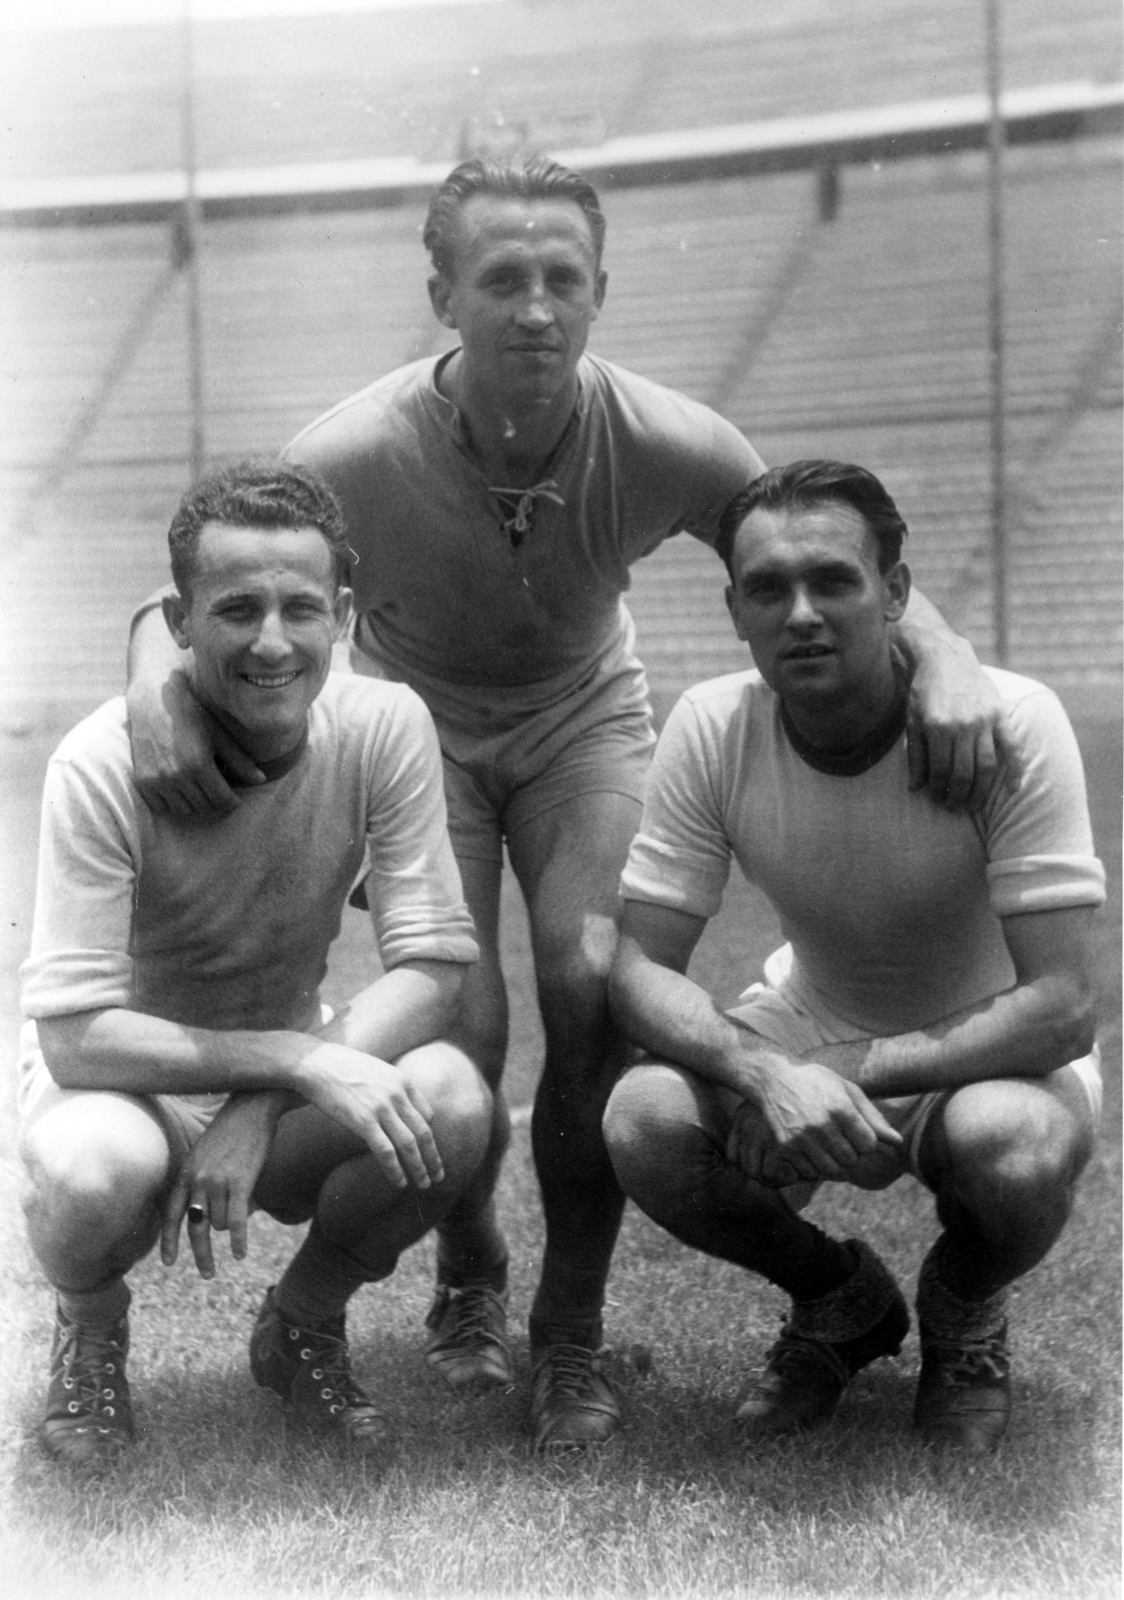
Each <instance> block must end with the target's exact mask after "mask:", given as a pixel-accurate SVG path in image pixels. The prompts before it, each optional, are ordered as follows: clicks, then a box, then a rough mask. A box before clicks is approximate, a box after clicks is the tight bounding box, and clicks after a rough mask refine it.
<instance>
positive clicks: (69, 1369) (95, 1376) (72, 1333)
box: [51, 1322, 125, 1425]
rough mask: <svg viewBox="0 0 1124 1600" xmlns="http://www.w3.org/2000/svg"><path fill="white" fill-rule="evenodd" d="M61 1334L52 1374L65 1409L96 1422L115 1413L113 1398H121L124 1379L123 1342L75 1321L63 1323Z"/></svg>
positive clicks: (77, 1416)
mask: <svg viewBox="0 0 1124 1600" xmlns="http://www.w3.org/2000/svg"><path fill="white" fill-rule="evenodd" d="M60 1335H61V1336H60V1340H59V1344H58V1347H57V1350H56V1353H55V1360H54V1363H53V1366H52V1373H51V1376H52V1377H53V1378H55V1379H57V1380H58V1383H59V1384H60V1385H61V1388H62V1390H63V1393H64V1394H65V1395H66V1396H67V1398H66V1399H65V1400H64V1401H63V1405H64V1407H65V1411H66V1413H67V1414H68V1415H69V1416H71V1417H74V1418H76V1419H77V1418H79V1417H81V1418H84V1419H86V1420H88V1421H89V1422H92V1423H93V1424H95V1425H97V1424H98V1422H99V1420H100V1419H101V1418H103V1417H104V1418H109V1419H112V1418H114V1417H116V1415H117V1408H116V1406H115V1404H114V1402H115V1401H116V1400H118V1399H120V1398H122V1396H121V1394H120V1391H121V1388H122V1385H123V1382H124V1371H125V1347H124V1344H123V1343H122V1342H121V1340H119V1339H116V1338H114V1337H113V1334H112V1333H110V1332H107V1331H103V1330H100V1329H90V1328H80V1327H79V1326H78V1324H77V1323H74V1322H64V1323H62V1324H61V1327H60Z"/></svg>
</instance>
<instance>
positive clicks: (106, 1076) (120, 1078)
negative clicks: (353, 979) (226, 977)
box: [37, 1008, 322, 1094]
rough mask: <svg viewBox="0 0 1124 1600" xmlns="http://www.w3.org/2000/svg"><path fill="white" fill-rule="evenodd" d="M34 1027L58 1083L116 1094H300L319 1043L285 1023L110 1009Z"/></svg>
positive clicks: (60, 1018)
mask: <svg viewBox="0 0 1124 1600" xmlns="http://www.w3.org/2000/svg"><path fill="white" fill-rule="evenodd" d="M37 1026H38V1033H39V1043H40V1047H41V1049H42V1051H43V1057H44V1060H45V1061H46V1063H47V1067H48V1070H49V1071H50V1073H51V1076H52V1077H53V1078H54V1080H55V1082H56V1083H58V1084H59V1085H60V1087H61V1088H64V1089H101V1090H116V1091H117V1092H118V1093H122V1094H224V1093H233V1092H235V1091H237V1090H251V1091H255V1090H266V1089H269V1090H285V1091H288V1092H291V1093H295V1094H301V1093H302V1083H303V1081H304V1078H305V1076H306V1074H307V1072H308V1070H309V1069H310V1068H311V1069H314V1068H315V1065H316V1052H317V1050H318V1048H320V1047H321V1044H322V1041H320V1040H318V1039H317V1038H316V1037H314V1036H313V1035H311V1034H303V1033H296V1032H292V1031H289V1030H285V1029H277V1030H270V1031H262V1032H256V1031H250V1030H243V1029H217V1028H216V1029H211V1028H190V1027H186V1026H184V1025H182V1024H180V1023H177V1022H169V1021H167V1020H166V1019H165V1018H163V1017H150V1016H147V1015H145V1014H144V1013H143V1012H140V1011H129V1010H125V1009H117V1008H109V1009H106V1010H100V1011H87V1012H80V1013H76V1014H73V1015H70V1016H63V1017H50V1018H45V1019H43V1020H41V1021H40V1022H39V1023H38V1025H37Z"/></svg>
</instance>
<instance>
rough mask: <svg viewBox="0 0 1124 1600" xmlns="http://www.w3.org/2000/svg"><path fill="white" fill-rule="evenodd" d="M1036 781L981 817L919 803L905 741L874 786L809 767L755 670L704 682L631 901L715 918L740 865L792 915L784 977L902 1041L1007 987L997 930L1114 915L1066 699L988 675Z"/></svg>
mask: <svg viewBox="0 0 1124 1600" xmlns="http://www.w3.org/2000/svg"><path fill="white" fill-rule="evenodd" d="M988 670H989V672H990V675H991V676H992V677H993V679H994V680H995V682H996V684H997V686H998V688H999V690H1000V692H1001V695H1002V698H1003V701H1004V703H1005V705H1006V706H1007V708H1008V711H1009V713H1010V715H1011V718H1012V722H1013V726H1014V729H1015V734H1016V737H1017V739H1018V742H1019V746H1020V749H1021V752H1022V756H1023V760H1024V762H1025V772H1024V776H1023V779H1022V782H1021V784H1020V786H1019V788H1018V790H1017V792H1016V793H1014V794H1009V793H1007V792H1006V791H1005V790H1004V789H1003V788H1002V786H1001V785H998V784H997V785H996V786H995V789H994V790H993V793H992V795H991V798H990V799H989V801H988V803H987V805H986V807H985V808H984V810H983V812H982V813H980V814H978V815H966V814H963V813H952V812H948V811H945V810H944V809H943V808H941V807H939V806H937V805H935V804H934V803H933V802H932V801H931V800H929V799H928V797H927V796H926V795H924V794H923V793H911V792H910V789H909V773H908V765H907V758H906V747H905V736H904V734H903V735H902V737H901V738H900V739H899V740H898V742H897V743H896V744H895V745H894V747H893V748H892V749H891V750H890V751H889V753H888V754H887V755H885V756H884V757H883V758H882V760H881V761H879V762H877V763H876V764H875V765H874V766H872V767H871V768H870V769H869V770H867V771H866V772H863V773H861V774H858V775H855V776H847V777H843V776H837V775H829V774H827V773H824V772H821V771H819V770H817V769H815V768H814V767H812V766H809V765H808V764H807V763H806V762H805V761H804V760H802V759H801V757H800V756H799V755H798V754H797V753H796V751H795V750H794V748H793V746H792V744H791V743H790V742H789V740H788V737H787V735H786V733H785V730H784V726H783V723H782V720H781V716H780V705H779V701H778V700H777V697H776V696H775V695H774V694H773V692H772V691H771V690H770V689H769V688H768V687H767V686H766V685H765V683H763V681H762V680H761V677H760V675H759V674H758V673H757V672H746V673H736V674H733V675H731V676H729V677H725V678H718V679H715V680H713V681H712V682H710V683H705V684H701V685H699V686H698V687H697V688H694V689H691V690H689V691H688V692H687V694H685V695H684V696H683V697H682V698H681V699H680V701H679V702H678V704H677V706H676V707H675V709H674V710H673V712H672V715H671V717H670V718H669V720H668V723H667V725H666V727H665V729H664V732H663V735H662V737H661V739H660V743H659V746H658V749H657V752H656V757H655V764H654V767H653V771H652V776H651V780H650V784H649V790H648V798H647V802H646V805H645V810H644V818H643V821H642V823H641V828H640V832H639V834H638V835H637V837H636V839H635V841H634V843H633V846H632V850H631V853H630V855H629V858H628V863H627V866H626V869H625V872H624V876H623V881H622V892H623V894H624V896H625V898H626V899H630V900H643V901H649V902H652V903H655V904H658V905H666V906H671V907H675V908H677V909H679V910H682V911H686V912H689V913H691V914H693V915H695V916H700V917H710V916H712V915H713V914H714V913H715V912H716V911H717V909H718V906H719V903H720V901H721V897H722V891H723V888H724V886H725V883H726V878H727V875H728V872H729V866H730V861H731V859H733V860H736V861H737V863H738V865H739V867H740V868H741V870H742V872H743V873H744V874H745V876H746V877H747V878H748V879H749V880H750V882H752V883H754V884H756V885H758V886H759V887H760V888H761V889H762V890H763V891H764V892H765V894H766V895H767V896H768V898H769V900H770V901H771V903H772V905H773V907H774V908H775V910H776V911H777V913H778V915H779V917H780V921H781V926H782V930H783V933H784V936H785V938H786V939H787V940H788V941H789V944H790V946H791V959H790V961H788V962H777V963H771V964H770V967H769V969H767V970H768V972H769V976H770V980H771V981H772V979H773V974H774V968H775V970H776V971H777V972H779V973H781V974H783V976H782V977H781V978H780V979H779V981H778V982H777V987H778V988H780V989H781V990H782V992H787V994H788V995H789V997H790V998H791V999H792V1000H793V1001H794V1002H795V1003H796V1004H797V1005H798V1006H800V1007H801V1008H802V1009H805V1010H808V1011H810V1012H812V1013H813V1014H814V1015H820V1016H823V1015H828V1016H830V1017H832V1018H835V1019H838V1020H840V1021H842V1022H844V1023H846V1024H847V1025H848V1026H849V1027H853V1028H855V1029H858V1030H860V1031H862V1032H866V1033H870V1034H893V1033H904V1032H908V1031H910V1030H911V1029H915V1028H920V1027H923V1026H925V1025H926V1024H927V1023H930V1022H934V1021H936V1020H937V1019H938V1018H940V1017H944V1016H947V1015H949V1014H950V1013H951V1012H953V1011H956V1010H959V1009H960V1008H962V1007H968V1006H972V1005H977V1004H979V1003H980V1002H981V1001H982V1000H984V999H986V998H987V997H989V996H990V995H993V994H998V993H1001V992H1002V991H1004V990H1006V989H1009V988H1011V987H1012V986H1013V984H1014V982H1015V973H1014V968H1013V965H1012V963H1011V958H1010V955H1009V953H1008V951H1007V946H1006V943H1005V941H1004V938H1003V930H1002V925H1001V921H1000V919H1001V918H1003V917H1006V916H1010V915H1014V914H1018V913H1020V912H1028V911H1046V910H1052V909H1055V908H1061V907H1067V906H1080V905H1090V906H1095V905H1099V904H1100V903H1101V902H1102V901H1103V899H1104V894H1105V889H1104V884H1105V877H1104V869H1103V868H1102V866H1101V864H1100V862H1099V861H1098V860H1097V859H1096V857H1095V855H1094V853H1093V842H1092V834H1091V830H1090V825H1089V816H1088V807H1087V802H1086V795H1085V782H1084V774H1083V772H1082V768H1081V760H1080V756H1079V754H1078V750H1077V744H1076V740H1075V739H1074V736H1073V731H1072V729H1071V728H1070V725H1069V722H1068V720H1067V718H1066V716H1065V713H1064V711H1063V710H1062V707H1061V705H1060V704H1059V702H1058V700H1057V698H1056V696H1055V695H1054V694H1053V693H1051V691H1050V690H1048V689H1046V688H1044V687H1043V686H1042V685H1041V684H1038V683H1034V682H1032V681H1031V680H1030V679H1027V678H1022V677H1018V676H1016V675H1015V674H1013V673H1007V672H1000V671H998V670H992V669H988Z"/></svg>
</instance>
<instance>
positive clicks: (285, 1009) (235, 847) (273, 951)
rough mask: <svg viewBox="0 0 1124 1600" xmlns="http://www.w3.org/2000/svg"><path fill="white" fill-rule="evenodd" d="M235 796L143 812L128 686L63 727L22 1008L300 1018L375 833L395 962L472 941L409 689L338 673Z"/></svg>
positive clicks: (423, 725)
mask: <svg viewBox="0 0 1124 1600" xmlns="http://www.w3.org/2000/svg"><path fill="white" fill-rule="evenodd" d="M241 799H242V804H241V805H240V806H239V807H238V809H237V810H235V811H234V812H232V813H231V814H230V815H228V816H226V817H223V818H221V819H219V820H217V821H213V822H209V823H207V824H206V825H201V824H198V823H196V822H194V821H192V820H190V819H186V820H185V819H178V818H174V817H170V816H157V815H154V814H153V813H152V812H150V811H149V809H148V807H147V806H146V805H145V804H144V802H143V801H142V800H141V798H140V795H139V793H138V791H137V788H136V785H135V782H134V779H133V770H132V761H131V757H130V752H129V739H128V730H127V726H126V720H125V707H124V701H123V700H111V701H109V702H107V703H106V704H105V705H104V706H102V707H101V708H100V709H99V710H98V711H96V712H94V714H93V715H92V716H91V717H88V718H87V719H86V720H85V721H84V722H82V723H80V724H79V725H78V726H77V727H76V728H74V729H73V730H72V731H71V732H70V733H69V734H68V735H67V737H66V738H65V739H64V740H63V742H62V744H61V745H60V746H59V748H58V750H57V751H56V752H55V755H54V756H53V757H52V759H51V762H50V764H49V767H48V771H47V778H46V784H45V788H44V797H43V813H42V830H41V844H40V858H39V882H38V889H37V894H36V905H35V922H34V929H33V933H32V941H31V952H30V955H29V957H28V959H27V961H26V962H25V963H24V965H23V968H22V971H21V978H22V1001H23V1009H24V1013H25V1015H26V1016H28V1017H30V1018H37V1017H51V1016H60V1015H67V1014H70V1013H73V1012H77V1011H85V1010H92V1009H97V1008H102V1007H110V1006H121V1007H126V1008H128V1009H130V1010H136V1011H142V1012H145V1013H147V1014H148V1015H151V1016H159V1017H164V1018H167V1019H168V1020H170V1021H173V1022H179V1023H182V1024H184V1025H186V1026H195V1027H206V1028H223V1029H228V1028H251V1029H271V1028H293V1029H306V1028H307V1027H309V1026H310V1025H312V1024H314V1023H315V1022H316V1021H317V1020H318V1018H319V1003H318V990H319V986H320V983H321V981H322V979H323V977H324V973H325V970H326V966H327V956H328V950H329V946H330V945H331V943H332V940H333V939H334V938H335V936H336V934H337V933H338V932H339V928H340V921H341V916H342V912H343V907H344V904H345V901H346V898H347V895H348V892H349V890H350V888H351V885H352V883H353V882H354V880H355V878H356V876H357V875H358V873H359V872H360V870H361V869H362V866H363V862H364V851H365V849H366V850H369V853H370V861H371V875H370V877H369V878H368V898H369V901H370V904H371V907H372V916H373V919H374V925H375V934H376V938H377V941H378V945H379V949H380V953H381V956H382V960H383V963H384V965H385V966H387V967H393V966H395V965H397V964H399V963H400V962H402V961H406V960H409V959H422V958H430V959H435V960H448V961H455V962H470V961H472V960H474V959H475V957H476V954H477V947H476V943H475V935H474V929H473V925H472V921H471V918H470V916H469V914H468V910H467V907H466V906H465V903H464V899H463V895H462V890H461V883H460V876H459V874H458V871H457V866H456V862H455V860H454V858H453V854H452V849H451V847H450V844H449V840H448V836H447V834H446V831H445V803H444V795H443V790H442V784H441V766H440V758H439V755H438V750H437V739H436V735H435V733H434V729H433V725H432V722H431V720H430V717H429V714H428V712H427V711H426V710H425V708H424V706H423V705H422V703H421V701H420V700H419V699H418V697H417V696H416V695H415V694H414V693H413V691H412V690H410V689H408V688H406V687H405V686H404V685H401V684H388V683H380V682H377V681H375V680H372V679H365V678H358V677H350V676H347V675H344V674H337V673H332V674H330V675H329V678H328V681H327V684H326V685H325V687H324V689H323V690H322V692H321V694H320V695H319V696H318V698H317V699H316V700H315V701H314V702H313V704H312V707H311V709H310V713H309V736H308V742H307V744H306V745H305V747H304V750H303V752H302V753H301V755H300V758H299V760H298V761H297V762H296V764H295V765H294V766H293V767H292V769H291V770H290V771H288V772H286V773H285V774H284V775H283V776H280V777H277V778H275V779H274V780H273V781H271V782H268V783H265V784H263V785H261V786H260V787H258V788H252V789H246V790H244V791H243V792H242V796H241Z"/></svg>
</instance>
